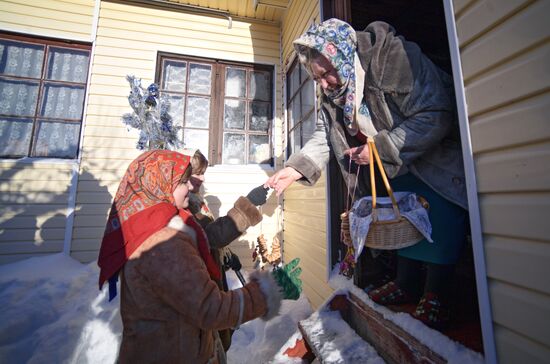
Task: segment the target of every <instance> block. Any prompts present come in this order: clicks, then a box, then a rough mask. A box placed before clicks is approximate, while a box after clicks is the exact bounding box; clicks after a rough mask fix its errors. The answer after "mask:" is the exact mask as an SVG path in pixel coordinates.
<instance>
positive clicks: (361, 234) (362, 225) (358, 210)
mask: <svg viewBox="0 0 550 364" xmlns="http://www.w3.org/2000/svg"><path fill="white" fill-rule="evenodd" d="M394 197H395V200H396V202H397V207H398V208H399V212H400V213H401V215H402V216H403V217H404V218H406V219H407V220H409V221H410V222H411V224H413V226H414V227H416V228H417V229H418V231H420V233H421V234H422V235H424V237H425V238H426V239H427V240H428V241H429V242H430V243H433V240H432V238H431V234H432V224H431V223H430V219H429V218H428V212H427V211H426V209H425V208H424V207H422V205H421V204H420V202H418V199H417V198H416V194H415V193H413V192H394ZM376 204H377V205H378V207H377V209H376V210H377V214H378V220H379V221H387V220H395V214H394V212H393V208H392V204H391V199H390V198H389V197H377V199H376ZM371 213H372V197H371V196H365V197H363V198H360V199H359V200H357V201H355V203H354V204H353V206H352V208H351V211H350V214H349V222H350V233H351V240H352V241H353V248H354V249H355V260H356V261H357V259H358V258H359V256H360V255H361V252H362V251H363V248H364V247H365V240H366V237H367V234H368V233H369V227H370V224H371V222H372V214H371Z"/></svg>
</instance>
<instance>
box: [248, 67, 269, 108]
mask: <svg viewBox="0 0 550 364" xmlns="http://www.w3.org/2000/svg"><path fill="white" fill-rule="evenodd" d="M250 98H251V99H254V100H263V101H271V73H269V72H259V71H254V72H252V74H251V77H250Z"/></svg>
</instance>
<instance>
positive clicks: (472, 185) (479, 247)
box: [319, 0, 498, 364]
mask: <svg viewBox="0 0 550 364" xmlns="http://www.w3.org/2000/svg"><path fill="white" fill-rule="evenodd" d="M319 1H320V9H321V20H322V21H323V20H326V19H328V18H332V17H335V18H339V19H343V20H349V19H350V16H351V0H319ZM443 8H444V13H445V24H446V28H447V38H448V43H449V53H450V58H451V65H452V76H453V82H454V90H455V95H456V106H457V111H458V122H459V128H460V139H461V144H462V154H463V160H464V170H465V178H466V190H467V197H468V208H469V219H470V229H471V236H472V253H473V258H474V270H475V279H476V288H477V298H478V309H479V314H480V324H481V334H482V338H483V350H484V354H483V355H484V358H485V362H486V363H491V364H492V363H497V362H498V360H497V355H496V348H495V338H494V330H493V321H492V312H491V301H490V297H489V288H488V284H487V268H486V264H485V252H484V249H483V233H482V227H481V217H480V210H479V201H478V193H477V183H476V174H475V164H474V159H473V152H472V143H471V137H470V128H469V121H468V112H467V105H466V96H465V91H464V83H463V76H462V66H461V60H460V52H459V47H458V46H459V44H458V35H457V32H456V23H455V18H454V10H453V4H452V0H443ZM330 187H331V184H330V183H329V180H327V190H328V194H327V195H328V196H331V195H332V193H331V191H330ZM329 201H330V200H329ZM329 206H332V202H330V203H329ZM328 214H330V211H328ZM327 219H328V218H327ZM334 224H335V222H334V221H332V224H330V225H329V226H331V227H332V229H335V227H334ZM331 235H334V232H332V234H331ZM332 239H334V236H332ZM332 239H331V237H330V236H329V239H327V240H328V241H327V244H328V250H327V251H330V248H331V247H332V246H333V245H332V241H331V240H332ZM329 259H330V257H329ZM329 266H330V265H329Z"/></svg>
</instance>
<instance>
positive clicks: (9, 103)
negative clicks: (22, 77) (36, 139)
mask: <svg viewBox="0 0 550 364" xmlns="http://www.w3.org/2000/svg"><path fill="white" fill-rule="evenodd" d="M37 100H38V83H36V82H29V81H14V80H2V79H0V114H4V115H17V116H34V114H35V112H36V103H37Z"/></svg>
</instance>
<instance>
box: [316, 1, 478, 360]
mask: <svg viewBox="0 0 550 364" xmlns="http://www.w3.org/2000/svg"><path fill="white" fill-rule="evenodd" d="M332 17H335V18H340V19H342V20H344V21H346V22H348V23H349V24H351V25H352V27H353V28H354V29H355V30H357V31H360V30H364V29H365V28H366V27H367V25H368V24H370V23H371V22H373V21H385V22H387V23H389V24H391V25H392V26H393V27H394V28H395V29H396V31H397V34H398V35H402V36H403V37H405V38H406V39H407V40H409V41H413V42H415V43H417V44H418V45H419V46H420V48H421V49H422V51H423V53H424V54H425V55H426V56H428V58H430V59H431V61H432V62H433V63H434V64H436V65H437V66H438V67H440V68H441V69H442V70H444V71H445V72H447V73H448V74H450V75H452V69H451V58H450V54H449V45H448V40H447V39H448V38H447V31H446V24H445V15H444V8H443V2H442V1H440V0H426V1H422V2H411V1H408V0H371V1H360V0H341V1H339V0H325V1H323V18H324V19H328V18H332ZM330 168H331V169H332V170H338V169H339V168H338V165H337V163H336V162H335V161H331V165H330ZM329 184H330V196H331V201H330V206H331V224H332V229H331V231H332V236H331V239H332V242H333V246H332V249H331V252H332V254H331V258H332V263H333V264H336V262H337V261H339V260H340V259H341V257H343V256H344V254H345V247H344V246H343V244H342V243H341V242H340V236H339V233H340V226H339V224H340V217H339V215H340V213H341V212H342V211H343V210H344V209H345V205H346V203H345V201H346V194H347V191H346V189H345V183H344V182H343V180H342V178H341V175H340V174H339V173H331V174H330V182H329ZM468 236H469V234H468ZM377 254H378V258H377V259H378V262H377V264H381V265H382V266H383V267H384V270H383V272H382V273H380V270H377V271H376V272H373V269H372V267H373V262H372V261H371V260H370V258H369V257H367V256H366V254H364V253H363V254H362V255H361V257H360V258H359V261H358V263H357V265H356V268H355V272H354V276H353V279H354V283H355V284H356V285H357V286H358V287H360V288H362V289H366V290H369V289H372V288H373V287H379V286H381V285H383V284H384V283H385V282H388V281H391V280H393V279H394V278H395V276H396V264H397V263H396V262H397V258H396V254H395V251H384V252H381V253H380V252H378V253H377ZM423 274H425V269H424V272H423ZM448 285H449V287H451V288H450V290H449V291H450V295H449V302H450V303H451V307H450V308H451V312H452V315H451V320H450V323H449V325H448V326H447V327H445V328H444V329H441V331H442V333H444V334H445V335H447V336H449V337H450V338H451V339H453V340H456V341H459V342H461V343H463V344H464V345H465V346H467V347H469V348H471V349H473V350H475V351H478V352H481V353H482V352H483V342H482V333H481V324H480V319H479V309H478V300H477V290H476V283H475V273H474V260H473V254H472V246H471V239H469V238H468V237H467V238H466V242H465V243H464V246H463V249H462V251H461V254H460V257H459V259H458V262H457V264H456V267H455V272H454V275H453V276H452V279H451V281H449V282H448ZM388 307H389V308H390V309H392V310H394V311H398V312H408V313H412V312H414V310H415V308H416V304H399V305H389V306H388Z"/></svg>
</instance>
